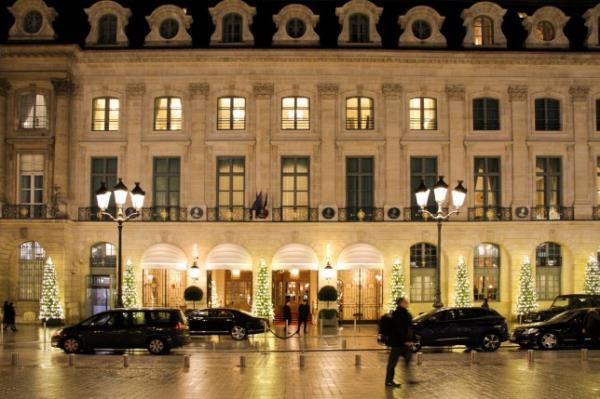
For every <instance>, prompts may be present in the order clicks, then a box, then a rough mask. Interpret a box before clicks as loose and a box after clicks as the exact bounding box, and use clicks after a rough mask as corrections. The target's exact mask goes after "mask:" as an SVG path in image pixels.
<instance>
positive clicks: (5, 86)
mask: <svg viewBox="0 0 600 399" xmlns="http://www.w3.org/2000/svg"><path fill="white" fill-rule="evenodd" d="M11 87H12V86H11V85H10V83H9V82H8V80H7V79H0V96H3V97H6V96H8V92H9V91H10V89H11Z"/></svg>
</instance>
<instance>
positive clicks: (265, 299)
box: [252, 258, 275, 320]
mask: <svg viewBox="0 0 600 399" xmlns="http://www.w3.org/2000/svg"><path fill="white" fill-rule="evenodd" d="M252 313H254V314H255V315H257V316H259V317H266V318H268V319H269V320H273V317H274V316H275V315H274V313H273V304H272V303H271V290H270V289H269V275H268V270H267V263H266V262H265V260H264V259H262V258H261V259H260V263H259V266H258V275H257V276H256V294H255V295H254V303H253V304H252Z"/></svg>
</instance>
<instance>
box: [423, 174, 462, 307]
mask: <svg viewBox="0 0 600 399" xmlns="http://www.w3.org/2000/svg"><path fill="white" fill-rule="evenodd" d="M430 193H431V190H430V189H429V188H428V187H427V186H426V185H425V181H424V180H423V179H421V184H420V185H419V187H417V190H416V191H415V197H416V198H417V204H418V205H419V208H420V209H419V212H420V213H421V214H425V215H428V216H430V217H431V218H433V219H435V220H436V221H437V241H438V242H437V256H436V272H435V277H436V281H435V298H434V302H433V307H434V308H441V307H442V306H444V305H443V304H442V290H441V270H442V269H441V264H442V262H441V257H442V222H443V221H444V220H448V218H449V217H450V215H453V214H455V213H458V212H459V211H460V207H462V205H463V203H464V202H465V198H466V196H467V189H466V188H464V187H463V185H462V180H459V181H458V184H457V186H456V187H455V188H454V189H453V190H452V203H453V204H454V210H451V211H449V212H446V213H444V209H443V206H444V203H445V202H446V196H447V194H448V185H447V184H446V182H445V181H444V176H440V178H439V180H438V181H437V183H435V185H434V186H433V195H434V197H435V202H436V203H437V212H436V213H435V214H433V213H432V212H429V211H428V210H427V209H425V206H427V202H428V200H429V194H430Z"/></svg>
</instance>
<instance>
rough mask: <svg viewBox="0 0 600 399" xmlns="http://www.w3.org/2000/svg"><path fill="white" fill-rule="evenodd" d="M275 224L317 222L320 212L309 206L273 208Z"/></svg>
mask: <svg viewBox="0 0 600 399" xmlns="http://www.w3.org/2000/svg"><path fill="white" fill-rule="evenodd" d="M272 219H273V221H274V222H315V221H318V220H319V210H318V209H317V208H309V207H308V206H282V207H281V208H273V218H272Z"/></svg>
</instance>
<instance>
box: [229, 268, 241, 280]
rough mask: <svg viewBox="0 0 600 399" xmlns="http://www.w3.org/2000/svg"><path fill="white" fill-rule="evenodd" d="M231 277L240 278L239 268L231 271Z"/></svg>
mask: <svg viewBox="0 0 600 399" xmlns="http://www.w3.org/2000/svg"><path fill="white" fill-rule="evenodd" d="M231 278H235V279H238V278H240V271H239V270H238V269H234V270H232V271H231Z"/></svg>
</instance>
